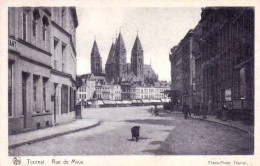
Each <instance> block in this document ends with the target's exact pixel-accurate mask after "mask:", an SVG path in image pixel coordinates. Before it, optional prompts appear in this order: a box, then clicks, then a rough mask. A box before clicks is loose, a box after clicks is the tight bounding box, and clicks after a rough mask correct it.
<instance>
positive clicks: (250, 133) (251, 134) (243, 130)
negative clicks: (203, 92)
mask: <svg viewBox="0 0 260 166" xmlns="http://www.w3.org/2000/svg"><path fill="white" fill-rule="evenodd" d="M163 111H164V112H167V113H170V114H179V112H174V113H173V112H170V111H166V110H163ZM190 118H192V119H197V120H200V121H207V122H211V123H217V124H221V125H224V126H228V127H232V128H235V129H238V130H240V131H242V132H245V133H248V134H249V135H250V136H253V137H254V134H253V133H252V132H250V131H248V130H245V129H242V128H240V127H236V126H233V125H229V124H225V123H220V122H216V121H211V120H208V119H201V118H194V117H190Z"/></svg>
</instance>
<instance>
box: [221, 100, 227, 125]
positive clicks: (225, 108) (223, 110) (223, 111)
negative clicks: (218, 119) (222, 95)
mask: <svg viewBox="0 0 260 166" xmlns="http://www.w3.org/2000/svg"><path fill="white" fill-rule="evenodd" d="M222 117H223V120H224V121H226V120H227V106H226V103H224V104H223V106H222Z"/></svg>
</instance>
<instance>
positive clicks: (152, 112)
mask: <svg viewBox="0 0 260 166" xmlns="http://www.w3.org/2000/svg"><path fill="white" fill-rule="evenodd" d="M151 114H152V116H153V114H154V108H153V107H152V108H151Z"/></svg>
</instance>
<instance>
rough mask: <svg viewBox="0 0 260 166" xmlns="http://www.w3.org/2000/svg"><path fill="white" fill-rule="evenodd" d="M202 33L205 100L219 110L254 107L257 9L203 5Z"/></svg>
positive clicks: (250, 109) (203, 93) (201, 45)
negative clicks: (206, 6)
mask: <svg viewBox="0 0 260 166" xmlns="http://www.w3.org/2000/svg"><path fill="white" fill-rule="evenodd" d="M199 23H200V24H201V26H202V34H203V35H202V36H201V40H200V41H201V42H200V48H199V50H198V51H199V52H200V54H201V57H202V61H201V62H198V63H201V73H202V87H201V88H202V101H203V103H204V104H207V106H208V111H209V112H212V113H216V111H217V110H218V109H221V107H222V105H223V104H224V103H225V104H226V105H227V107H228V109H229V110H237V111H238V112H239V111H251V112H252V110H253V106H254V104H253V103H254V9H253V8H204V9H203V10H202V13H201V20H200V22H199Z"/></svg>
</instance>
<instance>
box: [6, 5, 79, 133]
mask: <svg viewBox="0 0 260 166" xmlns="http://www.w3.org/2000/svg"><path fill="white" fill-rule="evenodd" d="M77 26H78V22H77V14H76V9H75V8H73V7H71V8H64V7H60V8H45V7H36V8H31V7H19V8H9V9H8V37H9V39H8V116H9V134H16V133H21V132H26V131H31V130H35V129H39V128H43V127H47V126H51V125H53V124H56V123H63V122H65V121H70V120H73V119H75V112H74V111H75V94H76V93H75V89H76V87H75V79H76V51H75V45H76V43H75V40H76V34H75V32H76V27H77ZM28 66H29V67H28ZM62 102H63V103H62Z"/></svg>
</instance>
